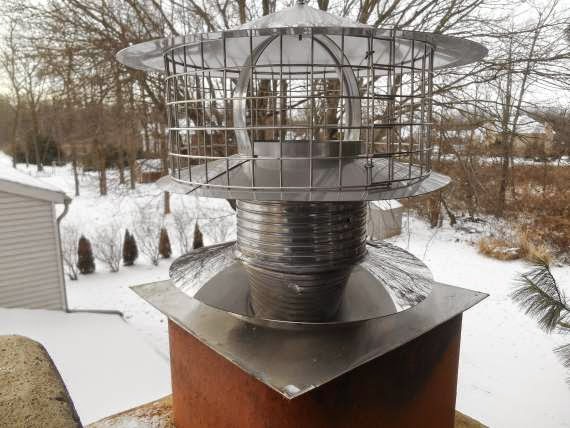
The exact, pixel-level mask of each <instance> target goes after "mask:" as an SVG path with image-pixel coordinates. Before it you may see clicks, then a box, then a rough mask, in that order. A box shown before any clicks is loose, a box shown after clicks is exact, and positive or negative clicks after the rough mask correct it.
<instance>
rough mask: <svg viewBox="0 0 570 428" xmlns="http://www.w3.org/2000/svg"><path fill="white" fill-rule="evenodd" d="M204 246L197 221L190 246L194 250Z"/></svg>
mask: <svg viewBox="0 0 570 428" xmlns="http://www.w3.org/2000/svg"><path fill="white" fill-rule="evenodd" d="M203 246H204V239H203V236H202V231H201V230H200V226H198V222H196V225H195V226H194V241H193V242H192V248H193V249H194V250H196V249H198V248H202V247H203Z"/></svg>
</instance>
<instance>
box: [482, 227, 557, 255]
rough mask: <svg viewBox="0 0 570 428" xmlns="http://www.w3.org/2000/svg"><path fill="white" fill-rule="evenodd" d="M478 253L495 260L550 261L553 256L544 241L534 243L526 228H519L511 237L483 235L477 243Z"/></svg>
mask: <svg viewBox="0 0 570 428" xmlns="http://www.w3.org/2000/svg"><path fill="white" fill-rule="evenodd" d="M478 249H479V253H481V254H484V255H486V256H487V257H491V258H494V259H497V260H518V259H525V260H528V261H530V262H536V261H537V260H544V261H546V262H548V263H550V262H552V259H553V256H552V252H551V251H550V249H549V248H548V247H547V246H546V245H545V244H544V243H536V242H533V240H532V239H531V237H530V234H529V233H528V231H526V230H519V231H518V233H517V234H516V235H515V236H514V237H513V238H512V239H504V238H495V237H483V238H481V239H480V240H479V243H478Z"/></svg>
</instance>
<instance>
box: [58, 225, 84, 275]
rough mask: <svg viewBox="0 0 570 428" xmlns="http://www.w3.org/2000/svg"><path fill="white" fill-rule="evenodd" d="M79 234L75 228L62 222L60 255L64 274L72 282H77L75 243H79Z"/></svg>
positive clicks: (77, 259) (77, 258)
mask: <svg viewBox="0 0 570 428" xmlns="http://www.w3.org/2000/svg"><path fill="white" fill-rule="evenodd" d="M79 236H80V233H79V231H78V230H77V227H76V226H75V225H72V224H68V223H66V222H64V223H63V224H62V227H61V253H62V256H63V264H64V267H65V273H66V274H67V276H68V277H69V279H71V280H72V281H75V280H77V278H78V275H79V271H78V269H77V262H78V261H79V257H78V255H77V243H78V242H79Z"/></svg>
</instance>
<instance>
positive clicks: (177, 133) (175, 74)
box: [172, 49, 180, 179]
mask: <svg viewBox="0 0 570 428" xmlns="http://www.w3.org/2000/svg"><path fill="white" fill-rule="evenodd" d="M176 50H177V49H172V60H173V61H172V74H173V77H174V102H173V103H172V110H173V111H174V126H175V128H176V131H175V132H174V136H175V138H174V144H175V148H174V150H175V152H176V161H174V159H173V171H172V172H175V173H176V175H177V176H178V178H179V179H180V157H179V156H178V155H180V120H179V111H178V110H179V106H178V101H179V100H178V91H179V88H178V79H179V77H178V72H177V70H176V57H175V52H176ZM174 165H176V167H174Z"/></svg>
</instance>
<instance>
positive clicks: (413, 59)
mask: <svg viewBox="0 0 570 428" xmlns="http://www.w3.org/2000/svg"><path fill="white" fill-rule="evenodd" d="M415 49H416V48H415V40H414V39H412V51H411V52H412V53H411V63H410V64H411V65H410V97H409V101H410V146H409V149H410V150H409V155H410V158H409V162H408V178H412V164H413V160H414V89H415V88H414V79H415V73H416V55H415Z"/></svg>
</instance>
